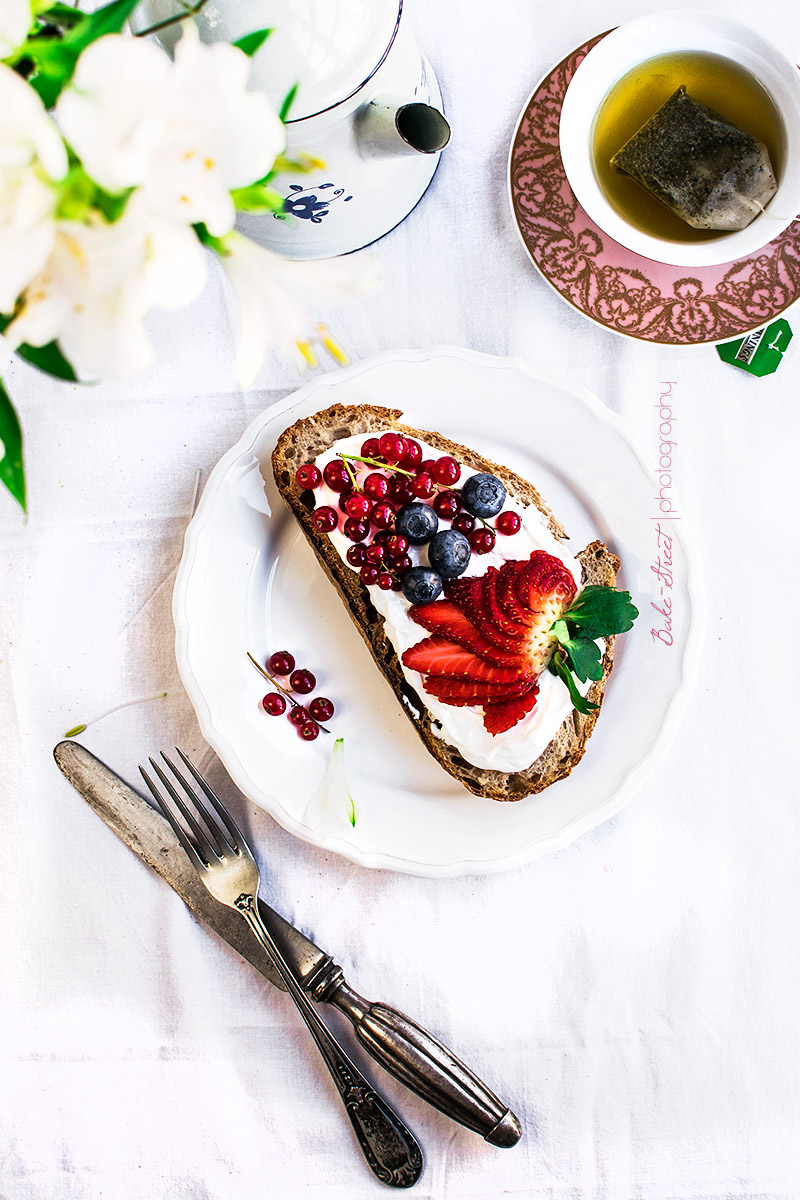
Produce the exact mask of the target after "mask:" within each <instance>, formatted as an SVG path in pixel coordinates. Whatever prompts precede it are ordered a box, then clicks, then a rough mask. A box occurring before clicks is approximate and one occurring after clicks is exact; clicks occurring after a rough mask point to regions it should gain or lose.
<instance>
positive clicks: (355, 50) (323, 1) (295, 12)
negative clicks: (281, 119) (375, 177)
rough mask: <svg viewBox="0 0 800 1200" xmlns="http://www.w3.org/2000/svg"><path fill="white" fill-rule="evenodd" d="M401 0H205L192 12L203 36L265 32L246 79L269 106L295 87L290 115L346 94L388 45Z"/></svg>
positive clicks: (299, 116)
mask: <svg viewBox="0 0 800 1200" xmlns="http://www.w3.org/2000/svg"><path fill="white" fill-rule="evenodd" d="M402 8H403V4H402V0H210V2H209V3H207V4H206V5H204V7H203V8H202V9H201V11H200V12H199V13H198V15H197V17H196V18H195V20H196V22H197V25H198V27H199V30H200V36H201V37H202V38H203V40H204V41H211V40H219V39H222V38H224V39H225V40H226V41H235V40H236V39H237V38H240V37H243V36H244V34H246V33H252V32H253V31H254V30H257V29H266V28H269V29H272V30H273V32H272V34H271V35H270V36H269V37H268V38H267V40H266V42H265V43H264V45H263V46H262V47H261V49H260V50H259V51H258V52H257V54H256V55H255V56H254V59H253V67H252V72H251V81H252V86H255V87H261V88H263V89H264V90H265V91H266V92H267V93H268V95H269V96H270V99H271V100H272V101H273V103H274V104H275V106H276V107H277V108H280V106H281V104H282V103H283V101H284V98H285V97H286V95H287V94H288V93H289V91H290V89H291V88H293V87H294V85H295V84H297V92H296V93H295V96H294V99H293V101H292V105H291V108H290V110H289V114H288V117H287V120H288V121H290V122H291V121H298V120H301V119H302V118H303V117H310V116H312V115H313V114H314V113H318V112H323V111H324V110H325V109H328V108H331V107H333V106H334V105H336V104H339V103H340V102H341V101H342V100H346V99H347V97H348V96H351V95H352V94H353V92H355V91H357V90H358V89H359V88H360V87H361V86H362V84H364V83H366V82H367V80H368V79H369V78H370V77H371V76H372V75H373V74H374V72H375V71H376V70H377V68H378V67H379V66H380V64H381V62H382V61H383V59H384V57H385V55H386V53H387V51H388V50H389V47H390V46H391V44H392V40H393V38H394V35H395V32H396V29H397V26H398V23H399V21H400V14H401V12H402Z"/></svg>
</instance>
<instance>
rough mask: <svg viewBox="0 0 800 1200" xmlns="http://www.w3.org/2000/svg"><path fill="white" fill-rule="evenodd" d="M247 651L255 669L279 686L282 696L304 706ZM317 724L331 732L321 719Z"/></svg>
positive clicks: (296, 706)
mask: <svg viewBox="0 0 800 1200" xmlns="http://www.w3.org/2000/svg"><path fill="white" fill-rule="evenodd" d="M246 653H247V657H248V658H249V659H250V662H251V663H252V664H253V666H254V667H255V669H256V670H257V671H258V673H259V674H260V675H263V676H264V678H265V679H268V680H269V682H270V683H271V684H272V686H273V687H274V688H277V689H278V691H279V692H280V693H281V695H282V696H285V697H286V699H287V700H288V701H289V703H290V704H292V705H293V706H294V707H295V708H301V707H302V705H301V704H300V702H299V701H298V700H295V698H294V696H293V695H292V693H291V692H289V691H287V690H286V688H285V687H284V686H283V684H281V683H278V681H277V679H273V678H272V676H271V675H270V673H269V671H265V670H264V668H263V667H262V666H261V663H260V662H259V661H258V660H257V659H255V658H253V656H252V654H251V653H250V651H249V650H248V651H246ZM310 720H312V721H313V720H314V718H313V717H311V718H310ZM315 724H317V725H319V727H320V729H321V730H322V732H323V733H330V729H326V728H325V726H324V725H322V724H321V723H320V722H319V721H316V722H315Z"/></svg>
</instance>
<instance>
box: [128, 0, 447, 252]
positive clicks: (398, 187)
mask: <svg viewBox="0 0 800 1200" xmlns="http://www.w3.org/2000/svg"><path fill="white" fill-rule="evenodd" d="M144 7H147V8H149V13H148V14H147V16H148V18H149V20H148V24H150V23H153V24H154V23H156V22H159V21H162V20H164V19H165V18H167V17H170V16H173V15H174V14H175V13H176V12H177V11H179V8H178V5H177V3H176V0H149V5H146V6H144ZM195 22H196V24H197V27H198V29H199V31H200V36H201V38H202V39H203V41H223V40H224V41H230V42H233V41H236V40H237V39H238V38H241V37H243V36H244V35H245V34H247V33H252V32H254V31H255V30H259V29H265V28H270V29H272V30H273V32H272V34H271V35H270V37H268V38H267V40H266V42H265V43H264V44H263V46H262V47H261V48H260V49H259V50H258V51H257V52H256V54H255V55H254V57H253V65H252V70H251V76H250V78H251V87H261V88H263V89H264V90H265V91H266V92H267V93H268V94H269V96H270V98H271V99H272V101H273V103H274V104H275V105H276V107H277V108H280V106H281V104H282V103H283V101H284V98H285V97H286V96H287V94H288V93H289V92H290V90H291V89H292V88H293V87H295V85H296V88H297V90H296V92H295V94H294V98H293V100H292V103H291V106H290V109H289V112H288V116H287V118H286V134H287V141H288V145H287V155H288V156H290V157H291V156H292V155H299V154H306V155H311V156H312V157H313V158H314V159H317V160H320V161H321V162H324V164H325V165H324V166H323V167H321V168H319V169H318V170H316V169H315V170H314V171H313V172H311V173H310V174H306V173H285V174H281V175H278V176H276V177H275V179H274V180H273V186H274V187H275V188H276V189H277V190H278V191H279V192H280V193H281V195H283V196H284V211H283V212H282V213H279V214H272V213H265V214H258V215H257V216H256V215H254V214H246V215H243V217H242V219H241V222H240V224H241V227H242V229H244V231H245V232H246V233H247V234H248V235H249V236H250V237H252V238H254V239H255V240H257V241H259V242H260V243H261V244H262V245H264V246H267V247H269V249H271V250H275V251H276V252H278V253H280V254H283V255H286V256H287V257H289V258H328V257H330V256H331V255H336V254H345V253H347V252H348V251H350V250H357V249H358V248H359V247H361V246H366V245H368V244H369V243H370V242H373V241H375V240H376V239H377V238H379V237H382V236H383V234H385V233H388V231H389V230H390V229H393V228H394V227H395V225H398V224H399V223H400V222H401V221H402V220H403V219H404V217H406V216H407V215H408V213H409V212H411V210H412V208H414V206H415V205H416V203H417V202H418V200H419V199H420V197H421V196H422V195H423V193H424V192H425V190H426V189H427V187H428V185H429V183H430V181H431V179H432V178H433V174H434V172H435V170H436V167H437V166H438V162H439V156H440V152H441V150H442V149H443V148H444V146H446V144H447V142H448V140H449V138H450V126H449V125H448V123H447V121H446V119H445V117H444V116H443V115H442V112H441V110H440V106H441V95H440V92H439V88H438V85H437V83H436V79H435V77H434V75H433V72H432V71H431V69H430V66H429V65H428V63H427V61H426V59H425V58H424V57H423V56H422V54H421V53H420V51H419V49H418V48H417V45H416V42H415V41H414V36H413V34H412V32H411V30H410V28H409V26H408V20H407V18H405V17H404V16H403V0H207V2H206V4H205V5H204V6H203V8H202V9H201V10H200V11H199V12H198V14H197V15H196V17H195ZM177 36H178V34H177V32H176V31H175V29H174V27H172V28H169V29H167V30H165V31H164V33H163V35H162V40H163V42H164V43H165V44H166V45H168V46H171V45H172V44H174V41H175V39H176V38H177Z"/></svg>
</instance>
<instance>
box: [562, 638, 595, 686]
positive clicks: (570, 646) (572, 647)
mask: <svg viewBox="0 0 800 1200" xmlns="http://www.w3.org/2000/svg"><path fill="white" fill-rule="evenodd" d="M561 648H562V649H563V650H564V652H565V653H566V655H567V660H568V663H569V665H570V667H572V670H573V671H574V672H575V674H576V675H577V676H578V679H580V680H581V681H582V682H583V683H585V682H586V680H587V679H602V678H603V663H602V656H601V654H600V647H599V646H598V644H597V642H593V641H591V640H590V639H589V638H570V640H569V641H567V642H562V643H561Z"/></svg>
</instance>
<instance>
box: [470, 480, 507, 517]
mask: <svg viewBox="0 0 800 1200" xmlns="http://www.w3.org/2000/svg"><path fill="white" fill-rule="evenodd" d="M505 502H506V489H505V488H504V487H503V485H502V483H501V482H500V480H499V479H498V478H497V476H496V475H487V474H482V475H471V476H470V478H469V479H468V480H467V482H466V483H465V484H464V486H463V488H462V489H461V504H462V506H463V507H464V508H465V509H466V510H467V512H471V513H472V515H473V517H493V516H494V515H495V514H496V513H499V512H500V509H501V508H502V507H503V505H504V504H505Z"/></svg>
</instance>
